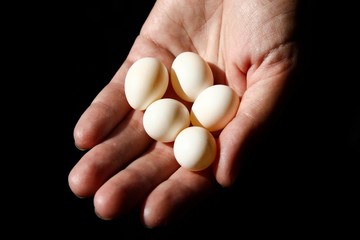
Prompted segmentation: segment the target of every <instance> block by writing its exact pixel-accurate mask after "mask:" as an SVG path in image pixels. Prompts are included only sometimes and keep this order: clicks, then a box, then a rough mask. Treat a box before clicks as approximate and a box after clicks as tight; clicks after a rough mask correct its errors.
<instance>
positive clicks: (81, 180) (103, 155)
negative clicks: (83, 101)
mask: <svg viewBox="0 0 360 240" xmlns="http://www.w3.org/2000/svg"><path fill="white" fill-rule="evenodd" d="M142 117H143V112H141V111H133V113H132V114H129V115H128V116H127V117H126V119H125V120H124V121H123V122H121V124H120V125H119V126H118V127H117V128H116V129H115V130H114V132H112V134H111V135H110V136H109V137H108V138H107V139H106V140H105V141H103V142H102V143H100V144H98V145H96V146H95V147H94V148H92V149H91V150H89V151H88V152H87V153H86V154H85V155H84V156H83V157H82V158H81V159H80V161H79V162H78V163H77V164H76V165H75V166H74V167H73V169H72V170H71V171H70V173H69V176H68V181H69V186H70V188H71V190H72V191H73V192H74V194H75V195H77V196H79V197H88V196H92V195H94V194H95V192H96V191H97V190H98V189H99V188H100V186H101V185H102V184H104V183H105V182H106V181H107V180H108V179H109V178H110V177H112V176H113V175H114V174H116V173H117V172H118V171H119V170H121V169H122V168H124V167H125V166H126V165H127V164H129V162H131V161H132V160H133V159H136V158H137V157H138V156H140V155H141V153H142V152H144V151H145V150H146V148H148V147H149V145H150V144H151V143H152V142H153V140H152V139H150V137H149V136H148V135H147V134H146V132H145V130H144V128H143V126H142Z"/></svg>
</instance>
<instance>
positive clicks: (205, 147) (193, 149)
mask: <svg viewBox="0 0 360 240" xmlns="http://www.w3.org/2000/svg"><path fill="white" fill-rule="evenodd" d="M216 152H217V146H216V141H215V138H214V136H213V135H212V134H211V133H210V132H209V131H208V130H207V129H205V128H203V127H197V126H190V127H188V128H185V129H184V130H182V131H181V132H180V133H179V134H178V136H177V137H176V138H175V141H174V155H175V159H176V161H177V162H178V163H179V164H180V166H182V167H184V168H186V169H189V170H191V171H200V170H203V169H205V168H207V167H209V166H210V165H211V164H212V163H213V162H214V160H215V157H216Z"/></svg>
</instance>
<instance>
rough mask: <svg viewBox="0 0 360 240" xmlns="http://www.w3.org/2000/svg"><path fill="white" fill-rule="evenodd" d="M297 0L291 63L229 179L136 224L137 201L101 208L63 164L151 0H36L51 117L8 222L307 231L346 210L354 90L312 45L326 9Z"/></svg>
mask: <svg viewBox="0 0 360 240" xmlns="http://www.w3.org/2000/svg"><path fill="white" fill-rule="evenodd" d="M303 2H304V3H305V4H304V8H303V11H304V12H303V15H302V21H301V23H302V27H301V28H300V32H299V39H300V41H301V64H300V68H299V71H298V73H297V75H296V77H295V79H296V81H295V85H294V88H293V89H292V91H291V92H289V97H288V100H287V102H286V103H285V105H284V107H283V108H282V111H281V113H280V115H279V118H278V119H277V121H276V122H275V123H274V126H273V128H271V129H270V130H269V131H268V132H267V133H266V134H265V135H264V136H263V138H262V139H261V141H260V142H259V144H258V145H256V148H254V150H253V151H251V152H249V154H248V155H247V159H246V164H245V167H244V168H243V170H242V173H241V175H240V177H239V179H238V180H237V182H236V183H235V185H234V186H233V187H231V188H229V189H223V190H222V191H220V192H219V193H218V194H216V195H215V196H213V197H212V198H210V199H207V200H206V201H204V202H203V203H202V204H201V205H199V206H198V207H196V208H195V209H193V210H192V211H191V212H190V213H188V214H187V215H185V216H184V218H182V219H181V220H179V221H178V222H176V223H174V224H172V225H170V226H168V227H165V228H160V229H153V230H150V229H146V228H144V227H143V226H142V225H141V223H140V222H139V218H138V215H136V213H134V214H132V215H130V216H129V217H127V218H123V219H119V220H114V221H103V220H100V219H99V218H97V217H96V216H95V214H94V211H93V205H92V199H78V198H76V197H75V196H74V195H73V194H72V192H71V191H70V189H69V187H68V185H67V175H68V173H69V172H70V170H71V168H72V167H73V166H74V165H75V163H76V162H77V161H78V160H79V159H80V158H81V156H82V154H83V153H82V152H80V151H79V150H77V149H76V148H75V146H74V144H73V136H72V131H73V128H74V126H75V124H76V121H77V120H78V118H79V117H80V115H81V114H82V112H83V111H84V110H85V109H86V107H87V106H88V105H89V104H90V102H91V101H92V99H93V98H94V97H95V95H96V94H97V93H98V92H99V91H100V90H101V89H102V88H103V86H104V85H105V84H106V83H107V82H108V81H109V80H110V79H111V77H112V76H113V74H114V73H115V72H116V70H117V69H118V67H119V66H120V65H121V64H122V62H123V61H124V59H125V57H126V55H127V53H128V51H129V50H130V47H131V46H132V43H133V41H134V39H135V37H136V35H137V34H138V32H139V30H140V27H141V25H142V23H143V22H144V20H145V19H146V17H147V14H148V13H149V11H150V9H151V7H152V5H153V3H154V1H142V2H140V1H128V2H127V3H126V6H125V5H124V1H106V2H105V1H92V2H84V3H82V4H76V5H75V4H72V3H59V5H58V6H57V5H56V4H51V7H50V6H42V7H43V8H44V7H45V9H46V8H47V10H45V12H46V14H45V15H41V16H44V17H43V18H40V19H39V20H38V21H36V22H41V23H42V26H44V27H43V28H41V33H42V34H41V36H42V37H41V41H38V42H37V43H38V45H40V46H41V48H42V49H45V54H44V55H43V56H40V57H41V58H42V60H43V61H42V62H44V64H43V65H42V66H41V69H42V70H43V71H44V72H46V73H47V76H46V78H45V79H46V80H47V81H46V84H45V86H42V88H45V89H49V88H50V89H51V90H53V91H54V96H50V95H52V93H50V94H49V95H48V94H46V96H47V97H49V98H48V99H49V102H48V104H54V105H51V107H44V108H43V109H46V110H49V112H51V113H53V114H51V115H46V116H47V117H46V118H45V119H44V118H43V119H42V120H43V122H45V121H44V120H46V121H51V124H50V125H46V124H44V125H42V127H43V128H45V132H46V134H45V135H46V136H48V137H47V138H43V139H42V142H43V144H41V145H42V146H46V147H43V148H42V149H45V150H44V151H43V153H42V154H41V156H42V157H43V158H44V159H45V160H44V161H41V162H38V163H40V164H36V167H37V166H38V168H37V169H36V171H35V173H36V174H34V173H31V175H32V176H35V178H36V183H35V184H34V185H32V188H29V189H28V191H33V190H34V189H37V190H38V193H40V194H37V195H35V194H30V196H29V195H25V196H24V195H22V197H21V198H20V201H21V203H22V204H23V205H25V207H26V208H28V209H31V215H26V216H23V215H21V216H22V217H21V218H20V221H19V219H17V221H16V223H17V224H20V223H23V222H25V223H26V224H32V226H35V227H32V228H31V230H28V232H32V233H35V236H37V235H40V234H41V235H42V234H45V235H49V236H59V237H63V236H64V237H71V236H72V235H74V234H75V235H77V237H78V236H83V237H88V236H90V237H92V236H94V237H95V234H98V235H96V236H103V238H102V239H106V238H110V236H112V238H114V239H140V238H141V239H175V238H176V239H177V238H178V239H180V238H187V237H204V238H205V237H206V238H208V237H216V236H222V239H229V238H230V237H229V236H239V237H243V236H245V234H249V233H250V234H252V235H258V234H265V235H269V236H270V235H272V236H278V235H285V236H286V235H287V234H288V233H290V234H291V235H290V236H292V235H299V234H303V235H306V236H307V234H310V233H311V232H312V231H313V230H315V232H316V233H319V234H321V233H322V232H328V233H329V232H330V233H331V232H335V231H337V230H338V229H339V228H338V226H339V225H338V223H337V222H338V220H339V218H338V217H337V216H338V214H341V213H342V212H343V211H347V210H344V209H346V204H344V203H343V202H347V201H335V200H334V199H335V198H336V197H338V196H339V195H340V196H342V197H341V198H342V199H343V200H344V198H347V196H348V195H347V194H346V193H347V192H346V191H345V190H343V182H341V181H339V180H340V176H341V175H342V173H343V168H340V167H339V166H340V165H343V164H340V163H346V164H347V163H349V162H352V161H355V160H359V124H358V122H359V108H358V104H357V103H358V102H359V101H357V100H358V97H357V95H356V94H355V92H354V87H353V86H352V85H351V84H350V82H351V81H346V84H340V83H339V82H341V80H343V79H340V78H338V76H343V75H342V74H339V73H338V71H337V70H338V69H336V68H333V64H331V65H326V64H325V66H324V65H323V64H320V63H321V62H322V61H323V60H325V62H326V63H328V62H333V61H332V59H331V58H330V59H329V57H331V56H332V54H326V55H325V56H326V57H324V55H323V53H325V52H328V48H327V47H325V46H324V39H330V38H332V37H333V36H334V35H333V34H332V33H333V32H332V31H327V30H328V25H327V24H328V23H329V22H328V19H327V18H325V19H324V18H320V17H316V15H317V13H318V10H319V6H317V5H316V4H315V2H314V1H303ZM39 12H42V10H41V11H39ZM329 15H330V14H329ZM47 19H49V22H48V23H47V24H49V25H47V24H46V22H47ZM50 20H51V21H50ZM31 26H32V25H31ZM330 33H331V34H330ZM49 40H50V41H49ZM325 42H327V41H325ZM39 43H40V44H39ZM327 44H328V43H327ZM325 45H326V44H325ZM32 54H33V55H32V56H34V55H36V51H34V53H32ZM38 57H39V56H38ZM334 78H335V81H334ZM345 85H346V87H344V86H345ZM347 87H348V88H347ZM54 97H55V99H54ZM42 100H43V99H42ZM39 103H40V101H39ZM46 106H48V105H46ZM345 106H346V107H345ZM52 110H55V111H52ZM45 126H46V127H45ZM54 140H55V141H54ZM346 164H345V165H346ZM39 169H41V170H39ZM38 172H39V174H38ZM345 183H348V181H346V182H345ZM29 199H30V200H31V201H30V200H29ZM27 201H28V203H26V202H27ZM25 203H26V204H25ZM20 214H21V213H19V215H20ZM334 223H336V224H334ZM330 226H331V227H330Z"/></svg>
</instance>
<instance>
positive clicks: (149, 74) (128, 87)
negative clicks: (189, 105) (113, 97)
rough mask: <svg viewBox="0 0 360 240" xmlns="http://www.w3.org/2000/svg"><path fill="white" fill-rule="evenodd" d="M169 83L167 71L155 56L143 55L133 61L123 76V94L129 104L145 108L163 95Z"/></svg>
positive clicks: (137, 107)
mask: <svg viewBox="0 0 360 240" xmlns="http://www.w3.org/2000/svg"><path fill="white" fill-rule="evenodd" d="M168 84H169V73H168V70H167V68H166V67H165V65H164V64H163V63H162V62H161V61H160V60H159V59H157V58H154V57H144V58H140V59H138V60H137V61H135V62H134V63H133V64H132V65H131V66H130V68H129V69H128V71H127V73H126V76H125V84H124V90H125V96H126V99H127V101H128V103H129V105H130V106H131V107H132V108H134V109H137V110H145V109H146V108H147V107H148V106H149V105H150V104H151V103H152V102H154V101H155V100H157V99H160V98H162V97H163V96H164V94H165V92H166V90H167V87H168Z"/></svg>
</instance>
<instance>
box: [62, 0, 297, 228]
mask: <svg viewBox="0 0 360 240" xmlns="http://www.w3.org/2000/svg"><path fill="white" fill-rule="evenodd" d="M296 11H297V1H296V0H275V1H263V0H241V1H240V0H237V1H235V0H234V1H220V0H214V1H196V2H194V1H190V0H182V1H172V0H158V1H156V3H155V5H154V7H153V9H152V11H151V13H150V14H149V16H148V18H147V20H146V21H145V23H144V25H143V27H142V29H141V32H140V34H139V36H138V37H137V38H136V40H135V42H134V44H133V47H132V48H131V50H130V52H129V55H128V57H127V59H126V60H125V61H124V63H123V64H122V66H121V67H120V68H119V70H118V71H117V72H116V74H115V75H114V77H113V78H112V79H111V81H110V82H109V83H108V84H107V85H106V86H105V87H104V88H103V90H102V91H101V92H100V93H99V94H98V95H97V96H96V97H95V99H94V100H93V102H92V103H91V105H90V106H89V107H88V109H86V111H85V112H84V113H83V114H82V116H81V117H80V119H79V121H78V123H77V125H76V126H75V129H74V139H75V144H76V146H77V147H78V148H79V149H83V150H88V151H87V152H86V153H85V154H84V156H83V157H82V158H81V159H80V161H79V162H78V163H77V164H76V165H75V166H74V168H73V169H72V170H71V172H70V174H69V186H70V188H71V190H72V191H73V192H74V194H76V195H77V196H79V197H91V196H94V206H95V211H96V214H97V215H98V216H99V217H100V218H102V219H113V218H115V217H120V216H124V215H125V214H127V213H128V212H129V211H131V210H132V209H134V208H135V207H139V206H140V207H141V214H142V217H141V218H142V221H143V223H144V224H145V225H146V226H148V227H156V226H160V225H162V224H165V223H166V222H168V221H170V220H172V219H175V218H176V217H178V216H179V214H182V212H183V211H184V210H186V209H188V208H189V207H191V206H193V204H196V203H197V202H198V201H200V200H201V199H203V198H205V197H207V196H208V195H209V194H211V193H212V192H213V191H215V190H216V189H217V188H218V187H219V186H220V187H229V186H231V185H232V184H233V182H234V181H235V179H236V177H237V175H238V172H239V169H240V166H241V162H242V160H241V154H242V153H243V151H244V149H245V145H246V143H248V142H249V140H250V139H251V138H252V137H253V136H255V133H256V132H257V131H258V130H259V129H261V128H262V127H263V126H264V125H265V124H266V123H267V121H268V120H269V118H270V116H271V114H272V113H273V112H274V111H275V110H276V108H277V104H278V102H279V100H280V99H281V96H282V95H283V93H284V92H285V91H286V89H287V88H286V87H287V84H288V82H289V79H290V76H291V73H292V72H293V70H294V68H295V67H296V63H297V58H298V54H297V44H296V42H295V41H294V39H293V33H294V30H295V24H296ZM184 51H193V52H196V53H198V54H200V56H202V57H203V58H204V59H205V60H206V61H208V62H209V64H210V66H211V68H212V70H213V73H214V77H215V82H216V83H223V84H227V85H229V86H230V87H232V88H233V89H234V90H235V91H236V93H237V94H238V95H239V96H241V102H240V106H239V109H238V112H237V115H236V117H235V118H234V119H233V120H232V121H231V122H230V123H229V124H228V125H227V126H226V127H225V128H224V129H223V130H222V131H221V133H220V134H219V135H218V137H217V144H218V151H219V154H218V156H217V159H216V161H215V162H214V163H213V165H212V168H208V169H206V170H204V171H201V172H190V171H188V170H186V169H183V168H180V167H179V165H178V163H177V162H176V160H175V158H174V155H173V151H172V144H169V143H161V142H155V141H153V140H152V139H151V138H150V137H149V136H148V135H147V134H146V132H145V131H144V128H143V125H142V117H143V112H142V111H134V110H133V109H131V107H130V106H129V105H128V103H127V101H126V98H125V94H124V78H125V75H126V73H127V70H128V69H129V67H130V66H131V64H132V63H133V62H134V61H136V60H137V59H139V58H142V57H145V56H153V57H157V58H159V59H160V60H161V61H162V62H163V63H164V64H165V65H166V66H167V68H168V69H169V70H170V67H171V64H172V62H173V60H174V58H175V57H176V56H177V55H178V54H179V53H181V52H184ZM167 94H171V93H167Z"/></svg>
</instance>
